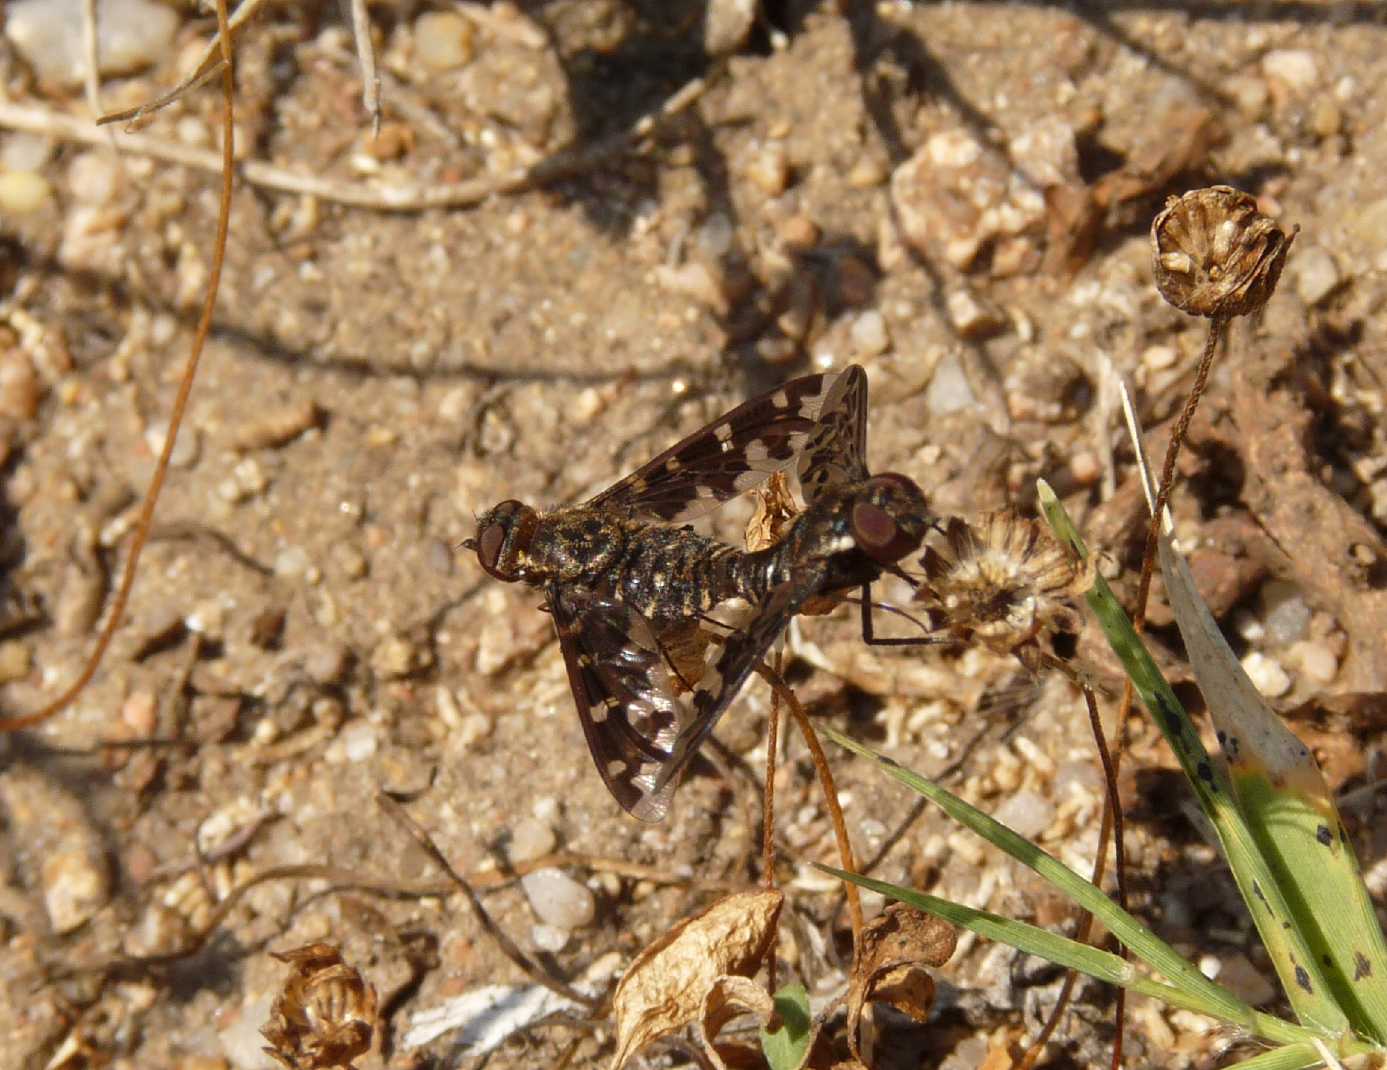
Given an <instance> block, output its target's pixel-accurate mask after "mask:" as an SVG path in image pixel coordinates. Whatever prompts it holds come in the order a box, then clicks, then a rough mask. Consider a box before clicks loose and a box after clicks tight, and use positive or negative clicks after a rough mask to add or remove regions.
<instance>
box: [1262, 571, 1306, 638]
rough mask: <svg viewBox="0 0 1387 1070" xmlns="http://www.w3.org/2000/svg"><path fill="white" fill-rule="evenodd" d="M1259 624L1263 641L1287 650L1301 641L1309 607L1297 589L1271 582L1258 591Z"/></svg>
mask: <svg viewBox="0 0 1387 1070" xmlns="http://www.w3.org/2000/svg"><path fill="white" fill-rule="evenodd" d="M1261 600H1262V624H1263V625H1264V626H1265V628H1266V634H1267V638H1268V639H1270V640H1271V641H1272V642H1273V643H1275V644H1276V645H1278V646H1289V645H1290V644H1292V643H1294V642H1297V641H1298V640H1301V639H1304V638H1305V633H1306V631H1307V630H1308V629H1309V627H1310V607H1309V605H1307V604H1306V602H1305V598H1304V596H1303V595H1302V594H1301V593H1300V588H1299V587H1297V586H1296V585H1295V584H1293V583H1287V582H1285V581H1284V580H1272V581H1270V582H1268V583H1266V584H1265V585H1263V587H1262V591H1261Z"/></svg>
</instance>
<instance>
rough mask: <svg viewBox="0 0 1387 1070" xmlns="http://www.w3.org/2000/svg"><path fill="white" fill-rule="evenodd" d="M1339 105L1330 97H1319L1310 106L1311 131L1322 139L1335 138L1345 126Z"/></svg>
mask: <svg viewBox="0 0 1387 1070" xmlns="http://www.w3.org/2000/svg"><path fill="white" fill-rule="evenodd" d="M1343 122H1344V116H1343V113H1342V112H1341V111H1340V110H1339V105H1338V104H1337V103H1335V102H1334V101H1333V100H1332V99H1331V98H1329V97H1317V98H1316V99H1315V102H1314V103H1313V104H1311V105H1310V129H1311V130H1313V131H1314V132H1315V133H1316V134H1317V135H1318V136H1319V137H1321V138H1329V137H1333V136H1334V135H1335V134H1337V133H1338V132H1339V130H1340V128H1341V127H1342V126H1343Z"/></svg>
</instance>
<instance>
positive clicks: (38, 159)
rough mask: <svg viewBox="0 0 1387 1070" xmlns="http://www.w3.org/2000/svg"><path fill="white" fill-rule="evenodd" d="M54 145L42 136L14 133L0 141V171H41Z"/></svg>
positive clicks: (51, 157) (51, 153)
mask: <svg viewBox="0 0 1387 1070" xmlns="http://www.w3.org/2000/svg"><path fill="white" fill-rule="evenodd" d="M55 145H56V143H55V142H54V141H53V139H52V138H47V137H44V136H43V135H42V134H30V133H25V132H23V131H16V132H14V133H10V134H7V135H6V136H5V139H4V140H3V141H0V171H42V170H43V169H44V168H45V167H47V166H48V161H49V160H51V159H53V149H54V148H55Z"/></svg>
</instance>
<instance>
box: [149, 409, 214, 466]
mask: <svg viewBox="0 0 1387 1070" xmlns="http://www.w3.org/2000/svg"><path fill="white" fill-rule="evenodd" d="M168 433H169V422H168V420H163V419H161V420H155V421H154V422H153V423H152V424H150V425H149V426H148V427H146V428H145V431H144V440H145V445H147V446H148V447H149V452H150V453H152V454H154V456H156V457H158V456H159V455H160V454H161V453H163V451H164V440H165V439H166V438H167V437H168ZM199 447H200V443H199V442H198V435H197V428H195V427H190V426H188V424H186V423H184V424H183V425H182V426H181V427H179V429H178V438H177V439H176V440H175V441H174V444H173V452H172V453H170V454H169V464H170V465H172V466H173V467H174V468H188V467H190V466H191V465H192V464H193V463H194V462H195V461H196V460H197V456H198V450H199Z"/></svg>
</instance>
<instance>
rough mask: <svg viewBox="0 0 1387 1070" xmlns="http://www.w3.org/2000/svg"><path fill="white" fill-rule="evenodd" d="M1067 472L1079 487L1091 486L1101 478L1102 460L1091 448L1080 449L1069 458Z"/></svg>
mask: <svg viewBox="0 0 1387 1070" xmlns="http://www.w3.org/2000/svg"><path fill="white" fill-rule="evenodd" d="M1069 474H1070V475H1071V476H1073V477H1074V482H1075V483H1077V484H1079V486H1081V487H1091V486H1093V484H1095V483H1097V482H1098V480H1100V479H1102V478H1103V462H1102V461H1100V460H1099V459H1098V455H1097V454H1096V453H1094V452H1093V451H1092V450H1080V451H1079V452H1078V453H1076V454H1074V455H1073V456H1072V457H1070V458H1069Z"/></svg>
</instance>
